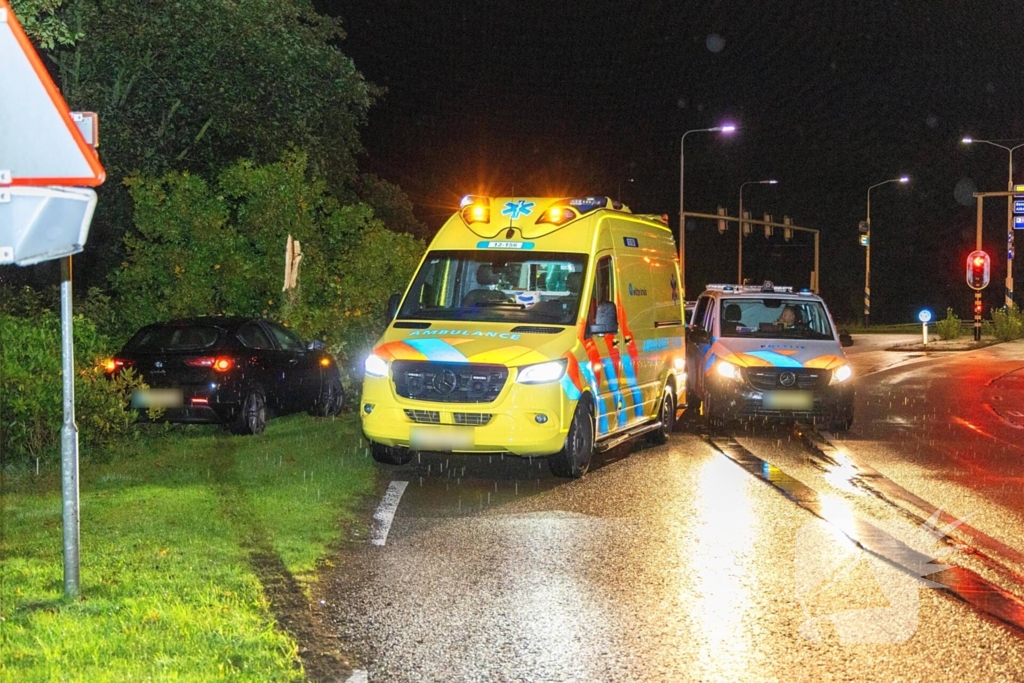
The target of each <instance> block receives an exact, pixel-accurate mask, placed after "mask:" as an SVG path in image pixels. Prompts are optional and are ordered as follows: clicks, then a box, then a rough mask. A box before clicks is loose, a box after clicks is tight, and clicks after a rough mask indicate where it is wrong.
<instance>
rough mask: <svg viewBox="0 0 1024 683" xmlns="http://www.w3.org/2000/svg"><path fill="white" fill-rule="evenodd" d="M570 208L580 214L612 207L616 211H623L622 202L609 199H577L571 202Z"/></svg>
mask: <svg viewBox="0 0 1024 683" xmlns="http://www.w3.org/2000/svg"><path fill="white" fill-rule="evenodd" d="M569 206H571V207H572V208H574V209H576V210H577V211H579V212H580V214H584V213H589V212H591V211H594V210H595V209H605V208H608V207H611V208H613V209H615V210H616V211H621V210H622V202H619V201H616V200H614V199H609V198H608V197H576V198H575V199H570V200H569Z"/></svg>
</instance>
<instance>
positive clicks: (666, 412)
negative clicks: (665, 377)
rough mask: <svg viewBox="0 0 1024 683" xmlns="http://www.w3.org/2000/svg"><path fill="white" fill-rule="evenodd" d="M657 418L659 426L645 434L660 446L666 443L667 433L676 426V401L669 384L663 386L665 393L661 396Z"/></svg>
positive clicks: (648, 439)
mask: <svg viewBox="0 0 1024 683" xmlns="http://www.w3.org/2000/svg"><path fill="white" fill-rule="evenodd" d="M658 419H659V420H661V426H660V427H658V428H657V429H655V430H654V431H652V432H651V433H650V434H648V435H647V441H649V442H650V443H653V444H655V445H657V446H660V445H662V444H666V443H668V438H669V435H670V434H671V433H672V432H673V431H674V430H675V428H676V402H675V399H674V398H673V392H672V386H671V385H669V386H666V387H665V393H664V394H663V395H662V397H661V410H660V411H659V413H658Z"/></svg>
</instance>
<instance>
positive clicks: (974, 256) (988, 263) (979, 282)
mask: <svg viewBox="0 0 1024 683" xmlns="http://www.w3.org/2000/svg"><path fill="white" fill-rule="evenodd" d="M991 271H992V260H991V259H990V258H989V256H988V254H986V253H985V252H983V251H980V250H979V251H972V252H971V253H970V255H969V256H968V257H967V285H968V286H969V287H970V288H971V289H978V290H981V289H985V288H986V287H988V280H989V275H990V274H991Z"/></svg>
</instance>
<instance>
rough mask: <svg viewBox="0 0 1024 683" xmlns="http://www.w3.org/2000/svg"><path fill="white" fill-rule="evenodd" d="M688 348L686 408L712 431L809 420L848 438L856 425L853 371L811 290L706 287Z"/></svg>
mask: <svg viewBox="0 0 1024 683" xmlns="http://www.w3.org/2000/svg"><path fill="white" fill-rule="evenodd" d="M688 342H689V344H690V349H689V353H688V355H687V361H688V362H689V363H690V372H689V377H690V380H691V381H690V385H689V390H690V392H691V393H690V398H689V401H688V404H689V405H690V406H692V407H698V406H699V409H700V414H701V415H703V416H704V418H705V420H706V422H707V423H709V424H710V425H711V426H718V425H721V424H723V423H725V422H727V421H731V420H746V421H750V420H756V421H761V422H793V421H797V420H805V421H808V422H813V423H816V424H821V425H823V426H824V427H825V428H827V429H829V430H831V431H845V430H846V429H849V427H850V425H851V424H853V400H854V383H853V379H852V376H853V371H852V370H851V368H850V362H849V360H848V359H847V357H846V354H845V353H844V352H843V349H842V341H841V337H840V336H839V334H838V333H837V331H836V327H835V323H834V322H833V321H832V316H831V315H830V314H829V312H828V308H827V307H826V306H825V302H824V301H823V300H822V299H821V297H819V296H818V295H817V294H814V293H813V292H811V291H809V290H803V291H799V292H794V291H793V288H792V287H777V286H775V285H774V284H773V283H771V282H765V283H764V284H763V285H708V287H707V289H706V290H705V291H704V293H702V294H701V295H700V297H699V298H698V299H697V305H696V307H695V308H694V312H693V317H692V319H691V320H690V329H689V337H688Z"/></svg>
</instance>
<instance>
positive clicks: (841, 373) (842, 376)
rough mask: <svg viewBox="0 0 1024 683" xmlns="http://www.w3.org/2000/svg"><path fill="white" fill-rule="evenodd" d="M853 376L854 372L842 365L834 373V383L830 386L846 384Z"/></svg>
mask: <svg viewBox="0 0 1024 683" xmlns="http://www.w3.org/2000/svg"><path fill="white" fill-rule="evenodd" d="M852 376H853V370H852V369H851V368H850V366H849V365H840V366H839V367H838V368H836V369H835V370H833V371H832V381H830V382H829V384H839V383H840V382H845V381H846V380H848V379H850V377H852Z"/></svg>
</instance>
